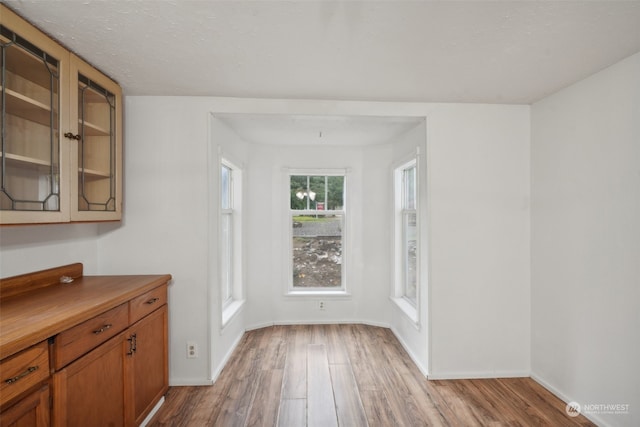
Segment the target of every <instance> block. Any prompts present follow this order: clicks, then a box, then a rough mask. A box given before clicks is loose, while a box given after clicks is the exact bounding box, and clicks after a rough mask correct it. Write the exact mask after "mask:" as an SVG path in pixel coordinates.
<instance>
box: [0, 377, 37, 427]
mask: <svg viewBox="0 0 640 427" xmlns="http://www.w3.org/2000/svg"><path fill="white" fill-rule="evenodd" d="M48 425H49V386H48V385H46V386H44V387H42V388H40V389H39V390H37V391H35V392H33V393H31V394H29V395H27V396H26V397H24V398H22V399H20V401H18V403H16V404H15V405H13V406H12V407H10V408H8V409H7V410H5V411H3V412H2V413H1V414H0V427H26V426H29V427H46V426H48Z"/></svg>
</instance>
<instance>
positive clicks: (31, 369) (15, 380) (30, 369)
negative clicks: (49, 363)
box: [4, 366, 39, 384]
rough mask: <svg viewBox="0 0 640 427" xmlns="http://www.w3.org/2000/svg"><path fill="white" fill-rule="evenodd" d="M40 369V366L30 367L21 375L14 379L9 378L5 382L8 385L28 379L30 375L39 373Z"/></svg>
mask: <svg viewBox="0 0 640 427" xmlns="http://www.w3.org/2000/svg"><path fill="white" fill-rule="evenodd" d="M38 368H39V366H29V367H28V368H27V370H26V371H24V372H23V373H21V374H20V375H17V376H15V377H13V378H9V379H8V380H4V382H5V383H7V384H13V383H15V382H17V381H19V380H21V379H22V378H24V377H26V376H27V375H29V374H30V373H32V372H35V371H37V370H38Z"/></svg>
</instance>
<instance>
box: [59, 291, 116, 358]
mask: <svg viewBox="0 0 640 427" xmlns="http://www.w3.org/2000/svg"><path fill="white" fill-rule="evenodd" d="M128 320H129V319H128V306H127V303H124V304H121V305H119V306H117V307H116V308H112V309H111V310H109V311H106V312H104V313H102V314H100V315H98V316H96V317H94V318H92V319H89V320H87V321H86V322H83V323H81V324H79V325H77V326H74V327H73V328H70V329H67V330H66V331H64V332H62V333H60V334H58V336H57V337H56V341H55V345H54V360H55V362H54V364H55V368H56V370H59V369H61V368H63V367H64V366H66V365H68V364H69V363H70V362H73V361H74V360H75V359H77V358H78V357H80V356H82V355H83V354H85V353H87V352H89V351H90V350H92V349H94V348H95V347H97V346H98V345H100V344H101V343H103V342H105V341H106V340H108V339H109V338H111V337H113V336H114V335H117V334H118V333H119V332H121V331H123V330H124V329H125V328H126V327H127V326H129V322H128Z"/></svg>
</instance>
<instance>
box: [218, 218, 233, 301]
mask: <svg viewBox="0 0 640 427" xmlns="http://www.w3.org/2000/svg"><path fill="white" fill-rule="evenodd" d="M232 226H233V216H232V214H222V215H221V216H220V274H221V276H222V277H221V281H222V301H223V302H224V301H227V300H229V299H230V298H231V297H232V296H233V274H232V272H233V264H232V262H233V256H232V254H233V229H232Z"/></svg>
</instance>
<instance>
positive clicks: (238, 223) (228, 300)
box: [218, 156, 244, 327]
mask: <svg viewBox="0 0 640 427" xmlns="http://www.w3.org/2000/svg"><path fill="white" fill-rule="evenodd" d="M225 168H226V169H228V170H229V177H228V181H227V183H228V188H227V194H228V205H227V206H225V205H224V203H223V195H224V193H225V192H224V190H223V185H224V182H223V179H222V171H223V170H224V169H225ZM218 177H219V180H220V185H219V197H218V203H219V205H218V206H219V208H218V236H219V237H218V291H219V295H220V307H221V310H222V327H224V326H225V325H226V324H227V323H228V322H229V320H231V318H232V317H233V316H234V315H235V314H236V313H237V312H238V311H239V309H240V308H241V306H242V305H243V303H244V289H243V264H244V263H243V244H242V243H243V237H242V236H243V233H242V191H243V186H242V184H243V182H242V181H243V180H242V178H243V173H242V169H241V168H240V167H238V166H236V164H234V163H233V162H231V161H229V160H228V159H227V158H225V157H224V156H221V157H220V161H219V168H218ZM223 217H228V218H230V221H229V222H230V227H229V232H230V242H229V246H230V247H229V248H227V251H226V252H225V247H224V245H225V239H223V235H224V233H223V231H224V230H223V226H224V221H223ZM225 253H227V254H229V259H228V265H227V266H226V268H225V267H224V264H225V259H224V258H225ZM225 272H227V273H228V275H229V279H230V280H228V281H227V280H225V279H226V278H225V277H224V276H225Z"/></svg>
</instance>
